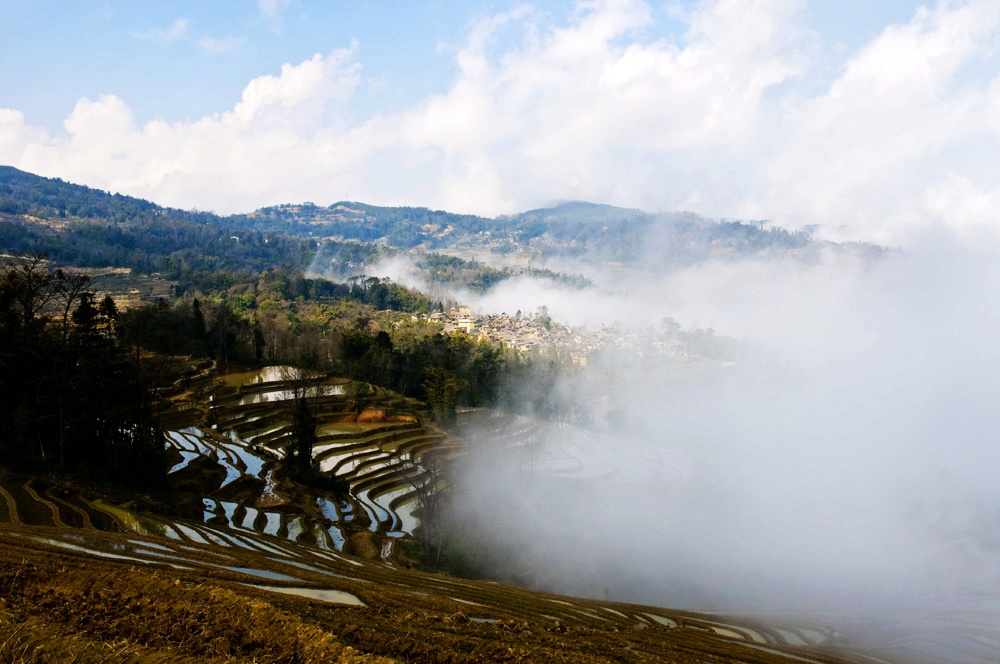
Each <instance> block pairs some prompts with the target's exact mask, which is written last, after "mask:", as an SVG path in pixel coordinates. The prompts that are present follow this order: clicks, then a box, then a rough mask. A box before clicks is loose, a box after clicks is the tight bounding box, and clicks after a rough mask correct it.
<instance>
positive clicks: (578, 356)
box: [413, 307, 688, 365]
mask: <svg viewBox="0 0 1000 664" xmlns="http://www.w3.org/2000/svg"><path fill="white" fill-rule="evenodd" d="M413 320H426V321H428V322H432V323H438V324H440V325H441V326H442V327H443V328H444V332H445V333H446V334H467V335H469V336H471V337H475V338H477V339H480V340H485V341H493V342H500V343H503V344H504V345H505V346H508V347H509V348H516V349H517V350H519V351H539V352H545V351H549V350H555V351H559V352H560V353H565V354H566V356H568V357H569V358H570V359H571V360H572V361H573V362H574V363H575V364H581V365H586V364H587V358H588V356H589V355H590V354H591V353H593V352H594V351H596V350H599V349H607V348H623V347H624V348H631V349H652V350H654V351H655V352H656V353H658V354H666V355H672V356H675V357H686V356H687V355H688V348H687V344H686V343H685V342H684V341H683V340H682V339H680V338H678V337H677V336H674V335H668V336H669V338H664V335H663V334H657V333H654V332H653V331H652V330H645V331H643V330H633V331H621V330H618V329H617V328H614V327H611V328H609V327H601V328H600V329H598V330H588V329H585V328H572V327H569V326H568V325H563V324H562V323H558V322H556V321H554V320H552V319H551V318H549V317H548V316H547V315H545V314H544V313H541V314H532V315H522V314H521V312H518V313H517V314H515V315H513V316H511V315H509V314H506V313H502V314H487V315H476V314H473V313H472V312H471V310H470V309H469V307H457V308H454V309H451V310H449V311H447V312H435V313H432V314H418V315H414V316H413Z"/></svg>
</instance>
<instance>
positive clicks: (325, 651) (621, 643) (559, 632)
mask: <svg viewBox="0 0 1000 664" xmlns="http://www.w3.org/2000/svg"><path fill="white" fill-rule="evenodd" d="M235 541H236V540H234V542H235ZM243 542H244V544H245V546H230V547H219V546H216V545H197V544H193V543H190V542H177V541H175V540H169V539H166V538H157V537H142V536H137V535H135V534H131V533H130V534H127V535H126V534H112V533H104V532H98V531H91V530H86V531H81V530H73V531H67V530H65V529H56V528H40V527H27V526H16V525H3V526H0V661H4V662H8V661H9V662H233V661H238V662H381V661H402V662H560V661H562V662H611V661H615V662H691V663H694V662H698V663H702V662H761V663H765V662H786V663H787V662H795V661H809V662H818V663H833V662H858V661H866V660H864V659H862V658H860V657H855V656H852V655H850V654H847V653H845V652H844V651H843V650H841V649H837V648H835V646H836V645H838V644H836V642H835V641H834V640H826V641H824V642H823V643H818V644H814V645H811V646H797V647H792V646H790V645H788V644H787V643H785V644H781V643H779V644H775V643H774V641H775V639H774V638H772V636H774V635H776V634H777V633H778V632H777V631H776V630H774V629H772V628H771V627H769V626H766V625H754V624H748V623H746V622H745V621H743V622H739V623H736V622H733V621H731V620H726V621H723V622H725V624H724V625H723V624H722V622H720V618H719V617H718V616H705V615H698V614H685V613H680V612H676V611H665V610H663V609H655V608H650V607H638V606H632V605H622V604H616V603H610V602H597V601H591V600H581V599H575V598H565V597H556V596H552V595H546V594H543V593H536V592H530V591H526V590H521V589H518V588H513V587H509V586H504V585H501V584H497V583H490V582H476V581H468V580H460V579H454V578H451V577H447V576H444V575H438V574H427V573H421V572H416V571H412V570H407V569H403V568H399V567H395V566H391V565H387V564H385V563H381V562H373V561H366V560H361V559H356V558H352V557H350V556H345V555H339V554H335V553H331V552H323V551H316V550H313V549H311V548H309V547H303V546H300V545H296V544H293V543H289V542H286V541H285V542H280V543H279V540H276V539H275V540H274V541H273V542H268V541H265V540H264V539H263V538H262V539H260V540H257V541H256V542H254V541H250V540H243ZM324 591H325V592H324ZM289 593H293V594H289ZM303 593H304V594H309V595H312V596H313V597H322V599H315V598H310V597H304V596H301V595H302V594H303ZM344 602H352V603H350V604H348V603H344ZM358 604H363V605H358ZM781 627H782V628H783V631H784V632H785V634H787V633H788V630H789V629H792V630H794V629H800V630H801V631H800V632H799V633H800V634H807V633H815V632H816V630H815V629H813V630H810V629H808V626H806V625H799V626H796V625H794V624H791V625H790V624H784V625H782V626H781Z"/></svg>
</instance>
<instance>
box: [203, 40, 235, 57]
mask: <svg viewBox="0 0 1000 664" xmlns="http://www.w3.org/2000/svg"><path fill="white" fill-rule="evenodd" d="M245 43H246V38H244V37H219V38H215V37H202V38H201V39H199V40H198V46H199V47H200V48H201V50H203V51H205V52H206V53H208V54H209V55H218V54H220V53H231V52H232V51H238V50H239V49H241V48H242V47H243V45H244V44H245Z"/></svg>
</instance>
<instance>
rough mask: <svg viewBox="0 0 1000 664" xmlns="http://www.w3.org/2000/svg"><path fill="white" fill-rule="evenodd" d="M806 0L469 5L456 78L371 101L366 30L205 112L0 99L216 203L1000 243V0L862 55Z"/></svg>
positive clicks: (34, 147) (147, 175) (188, 196)
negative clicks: (363, 99) (408, 209)
mask: <svg viewBox="0 0 1000 664" xmlns="http://www.w3.org/2000/svg"><path fill="white" fill-rule="evenodd" d="M287 5H288V3H284V2H261V3H259V9H260V14H261V17H262V19H263V20H267V21H271V22H272V23H273V24H274V25H275V26H276V29H277V28H280V20H281V17H282V14H283V12H284V10H285V9H286V8H287ZM804 9H805V6H804V5H803V3H802V2H798V1H796V0H754V1H752V2H745V1H739V2H737V1H736V0H705V1H704V2H698V3H694V4H692V5H690V6H687V5H685V6H684V8H682V9H679V10H675V11H673V13H672V14H668V13H666V12H665V11H664V10H663V9H661V8H659V7H655V6H652V5H649V4H646V3H644V2H640V1H638V0H606V1H602V2H580V3H579V4H578V5H577V6H576V9H575V11H573V12H572V13H571V15H570V16H569V18H568V19H567V20H566V21H565V22H563V23H558V24H556V23H553V22H552V20H551V18H550V17H549V16H548V15H546V14H545V13H544V12H542V11H539V10H536V9H532V8H530V7H522V8H520V9H518V10H514V11H512V12H509V13H505V14H501V15H497V16H491V17H486V18H484V19H482V20H480V21H478V22H475V23H473V24H471V25H470V26H469V28H468V31H467V33H466V35H465V36H464V39H463V40H462V41H461V42H460V46H458V47H456V48H455V49H454V51H453V58H454V65H455V74H454V77H453V79H452V81H451V83H450V84H449V85H448V87H447V89H444V90H439V91H433V90H431V91H428V95H427V96H426V97H425V98H424V99H423V100H422V101H419V102H418V103H415V104H413V105H412V106H410V107H409V108H404V109H402V110H399V111H396V112H393V113H386V114H374V115H371V116H368V117H357V116H356V115H355V113H354V112H353V107H352V100H353V99H354V98H355V97H356V95H357V91H358V89H359V86H360V85H361V84H362V83H363V82H364V80H365V77H364V62H363V58H361V56H360V55H359V53H360V51H359V49H358V47H357V46H356V45H351V46H348V47H347V48H341V49H337V50H333V51H331V52H329V53H325V54H316V55H315V56H313V57H312V58H310V59H308V60H305V61H303V62H299V63H288V64H285V65H283V66H282V67H281V69H280V71H279V72H277V73H275V74H267V75H262V76H260V77H258V78H256V79H254V80H252V81H250V82H249V83H247V85H246V87H245V88H244V91H243V95H242V98H241V99H240V100H239V101H238V102H236V103H235V104H234V106H233V107H232V108H229V109H220V110H219V111H218V112H216V113H214V114H211V115H207V116H205V117H201V118H197V119H194V120H171V119H156V120H153V121H151V122H148V123H146V124H144V125H142V126H137V125H136V123H135V122H134V121H133V119H132V117H131V112H130V109H129V104H128V100H126V99H122V98H120V97H119V96H116V95H115V94H114V93H109V94H102V95H100V96H98V97H96V99H89V98H84V99H80V100H79V101H78V102H77V104H76V107H75V108H74V110H73V111H72V113H71V114H70V115H69V116H68V117H67V118H66V120H65V123H64V131H61V132H54V133H49V132H47V131H45V130H43V129H41V128H39V127H36V126H33V125H32V124H31V120H30V118H25V117H24V116H23V115H22V114H21V113H20V112H19V111H17V110H16V109H0V162H4V163H9V164H12V165H15V166H17V167H19V168H23V169H26V170H29V171H34V172H38V173H41V174H43V175H49V176H59V177H63V178H65V179H69V180H72V181H78V182H83V183H86V184H90V185H92V186H97V187H100V188H104V189H110V190H115V191H122V192H125V193H129V194H133V195H138V196H143V197H147V198H151V199H153V200H156V201H157V202H160V203H162V204H167V205H174V206H180V207H183V208H190V207H197V208H200V209H214V210H217V211H219V212H236V211H247V210H249V209H253V208H255V207H258V206H262V205H267V204H275V203H280V202H299V201H302V200H312V201H316V202H319V203H324V204H325V203H329V202H333V201H334V200H338V199H343V198H352V199H355V200H365V201H368V202H372V203H380V204H397V203H403V202H407V203H409V204H420V205H427V206H430V207H435V208H443V209H449V210H454V211H463V212H476V213H481V214H487V215H495V214H498V213H507V212H513V211H519V210H523V209H527V208H531V207H536V206H538V205H541V204H544V203H546V202H547V201H549V200H552V199H587V200H598V201H602V202H609V203H614V204H620V205H626V206H632V207H644V208H646V209H650V210H672V209H688V210H693V211H696V212H699V213H703V214H707V215H718V216H734V217H743V218H769V219H772V220H773V221H775V222H776V223H779V224H782V225H786V226H789V227H800V226H807V225H821V226H822V227H823V228H824V232H826V233H827V235H829V236H831V237H840V238H845V237H846V238H863V239H868V240H875V241H881V242H887V243H890V244H905V243H908V242H911V241H912V238H913V235H914V233H924V232H927V230H928V229H938V228H944V229H946V230H947V231H948V232H949V233H952V234H954V235H955V236H956V237H959V238H961V240H962V241H963V242H966V243H968V244H989V245H993V244H995V243H996V240H997V239H998V238H997V232H996V230H995V228H996V223H995V216H996V215H995V212H996V209H997V205H996V203H997V200H998V199H1000V172H998V168H1000V167H998V165H997V163H996V160H995V159H993V157H992V155H993V154H995V152H996V150H997V148H998V147H1000V145H998V143H1000V141H998V134H1000V122H998V121H997V118H998V117H1000V113H998V111H1000V76H998V64H1000V53H998V52H997V50H996V49H995V48H994V45H995V44H996V43H997V41H998V39H1000V10H998V8H997V5H996V3H995V2H991V1H990V0H969V1H965V2H940V3H938V4H936V5H934V6H932V7H929V8H923V7H921V8H919V9H917V10H916V11H915V12H914V14H913V15H912V17H910V19H909V20H908V21H907V22H905V23H901V24H897V25H890V26H887V27H886V28H885V29H884V30H883V31H882V32H881V33H880V34H878V35H877V36H875V37H874V38H873V39H872V40H871V41H870V42H868V43H867V44H864V45H862V46H861V47H859V48H857V49H855V50H851V51H844V50H838V49H837V48H835V45H833V44H831V43H829V42H828V41H826V40H825V38H824V37H823V36H822V35H821V34H820V33H819V32H817V30H816V28H817V26H810V25H808V24H807V23H805V16H806V12H805V11H804ZM671 21H674V22H677V23H678V24H679V26H680V29H679V30H677V31H675V32H673V33H668V31H666V30H665V29H663V27H664V26H665V25H666V24H668V23H669V22H671ZM185 30H186V25H184V24H181V23H176V24H174V25H173V26H171V28H168V29H166V30H163V31H160V32H162V35H160V38H172V37H175V36H176V35H177V34H179V33H183V32H184V31H185ZM157 34H159V33H157ZM668 34H669V36H663V35H668ZM204 46H205V48H209V49H215V50H224V49H228V48H232V47H233V44H231V43H222V42H219V43H206V44H205V45H204ZM362 46H363V41H362Z"/></svg>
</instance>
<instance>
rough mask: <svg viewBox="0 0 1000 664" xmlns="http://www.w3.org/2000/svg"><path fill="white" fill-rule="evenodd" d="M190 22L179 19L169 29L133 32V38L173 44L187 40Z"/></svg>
mask: <svg viewBox="0 0 1000 664" xmlns="http://www.w3.org/2000/svg"><path fill="white" fill-rule="evenodd" d="M188 24H189V22H188V20H187V19H186V18H179V19H177V20H176V21H174V22H173V23H171V24H170V27H167V28H153V29H151V30H145V31H142V32H133V33H132V36H133V37H137V38H139V39H145V40H149V41H155V42H159V43H161V44H171V43H173V42H176V41H179V40H181V39H185V38H187V36H188Z"/></svg>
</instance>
